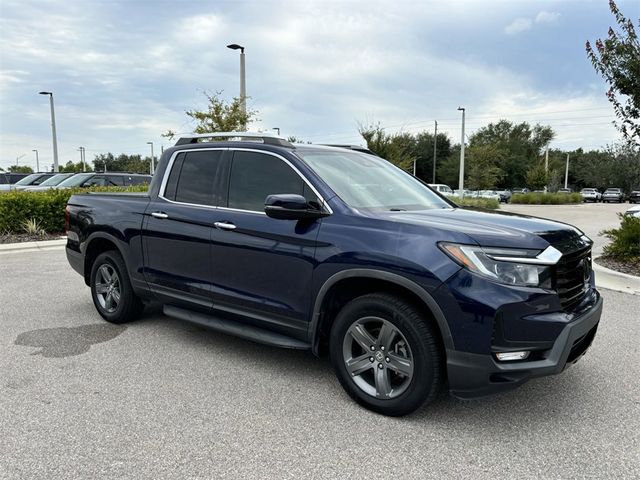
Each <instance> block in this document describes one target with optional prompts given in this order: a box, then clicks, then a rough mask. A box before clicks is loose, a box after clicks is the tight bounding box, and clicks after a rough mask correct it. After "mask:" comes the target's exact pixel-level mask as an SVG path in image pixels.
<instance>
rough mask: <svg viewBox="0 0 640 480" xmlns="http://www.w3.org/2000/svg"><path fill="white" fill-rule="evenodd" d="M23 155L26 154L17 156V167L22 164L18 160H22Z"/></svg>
mask: <svg viewBox="0 0 640 480" xmlns="http://www.w3.org/2000/svg"><path fill="white" fill-rule="evenodd" d="M22 157H24V154H22V155H18V156H16V167H19V166H20V164H19V163H18V162H20V159H21V158H22Z"/></svg>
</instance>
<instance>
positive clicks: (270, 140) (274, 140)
mask: <svg viewBox="0 0 640 480" xmlns="http://www.w3.org/2000/svg"><path fill="white" fill-rule="evenodd" d="M201 138H227V139H233V138H237V139H239V140H240V141H242V140H243V139H245V138H246V139H251V140H262V143H266V144H269V145H280V146H282V147H293V145H292V144H291V143H290V142H288V141H287V140H286V139H285V138H283V137H280V136H278V135H274V134H271V133H256V132H215V133H186V134H180V135H179V138H178V141H177V142H176V145H187V144H190V143H198V140H200V139H201Z"/></svg>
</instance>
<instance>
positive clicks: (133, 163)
mask: <svg viewBox="0 0 640 480" xmlns="http://www.w3.org/2000/svg"><path fill="white" fill-rule="evenodd" d="M93 167H94V169H95V171H96V172H102V171H105V170H106V171H109V172H131V173H149V170H150V167H151V157H145V158H142V156H140V155H126V154H124V153H121V154H120V155H118V156H117V157H116V156H114V155H113V153H111V152H109V153H101V154H100V155H96V156H95V158H94V160H93Z"/></svg>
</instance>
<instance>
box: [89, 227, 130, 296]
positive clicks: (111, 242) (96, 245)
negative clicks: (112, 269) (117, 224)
mask: <svg viewBox="0 0 640 480" xmlns="http://www.w3.org/2000/svg"><path fill="white" fill-rule="evenodd" d="M119 243H120V242H119V240H118V239H117V238H116V237H114V236H112V235H109V234H108V233H105V232H96V233H93V234H92V235H91V236H90V237H89V238H88V240H87V244H86V247H85V251H84V282H85V284H87V285H89V284H90V280H91V279H90V277H91V266H92V265H93V262H94V261H95V259H96V258H97V257H98V255H100V254H101V253H103V252H106V251H109V250H116V251H117V252H118V253H119V254H120V255H121V256H122V258H123V260H124V262H125V265H126V264H127V261H126V256H125V255H124V252H123V251H122V248H121V247H120V245H119ZM127 268H128V267H127Z"/></svg>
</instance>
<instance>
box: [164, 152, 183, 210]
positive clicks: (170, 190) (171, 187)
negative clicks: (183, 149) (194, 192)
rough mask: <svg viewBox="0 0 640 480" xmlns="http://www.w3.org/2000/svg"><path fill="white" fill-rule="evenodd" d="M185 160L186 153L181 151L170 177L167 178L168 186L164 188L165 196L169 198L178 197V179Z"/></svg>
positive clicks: (174, 162)
mask: <svg viewBox="0 0 640 480" xmlns="http://www.w3.org/2000/svg"><path fill="white" fill-rule="evenodd" d="M183 160H184V153H179V154H178V155H177V156H176V158H175V160H174V161H173V166H172V167H171V172H169V178H168V179H167V186H166V187H165V189H164V198H167V199H169V200H175V199H176V187H177V186H178V179H179V178H180V169H181V168H182V161H183Z"/></svg>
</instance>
